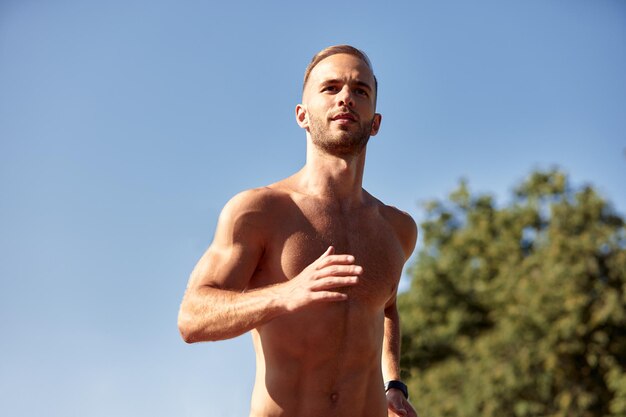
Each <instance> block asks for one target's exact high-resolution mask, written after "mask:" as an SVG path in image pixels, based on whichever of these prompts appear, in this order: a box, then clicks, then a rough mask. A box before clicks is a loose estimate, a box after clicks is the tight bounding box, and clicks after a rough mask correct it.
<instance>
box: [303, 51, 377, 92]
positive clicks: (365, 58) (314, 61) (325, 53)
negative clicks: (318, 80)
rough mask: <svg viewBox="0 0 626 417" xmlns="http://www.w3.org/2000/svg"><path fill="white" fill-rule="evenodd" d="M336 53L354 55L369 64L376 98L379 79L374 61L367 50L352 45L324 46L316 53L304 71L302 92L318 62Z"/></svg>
mask: <svg viewBox="0 0 626 417" xmlns="http://www.w3.org/2000/svg"><path fill="white" fill-rule="evenodd" d="M336 54H348V55H353V56H355V57H357V58H359V59H360V60H361V61H363V62H364V63H365V65H367V67H368V68H369V69H370V71H371V72H372V76H373V77H374V98H375V99H376V96H377V95H378V80H377V79H376V76H375V75H374V68H372V63H371V62H370V59H369V57H368V56H367V55H366V54H365V52H363V51H361V50H360V49H357V48H355V47H354V46H350V45H334V46H329V47H328V48H324V49H322V50H321V51H319V52H318V53H317V54H315V55H314V56H313V58H312V59H311V62H309V65H307V67H306V70H305V71H304V82H303V83H302V92H304V90H305V88H306V84H307V82H308V81H309V77H310V76H311V71H313V68H315V67H316V66H317V64H319V63H320V61H322V60H324V59H325V58H328V57H329V56H332V55H336Z"/></svg>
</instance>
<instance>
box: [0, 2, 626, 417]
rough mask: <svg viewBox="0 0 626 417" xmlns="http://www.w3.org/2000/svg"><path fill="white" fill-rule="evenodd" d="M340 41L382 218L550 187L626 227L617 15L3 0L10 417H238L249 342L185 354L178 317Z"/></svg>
mask: <svg viewBox="0 0 626 417" xmlns="http://www.w3.org/2000/svg"><path fill="white" fill-rule="evenodd" d="M338 43H350V44H353V45H355V46H357V47H359V48H361V49H363V50H365V51H366V52H367V53H368V54H369V55H370V58H371V60H372V62H373V65H374V69H375V72H376V74H377V77H378V79H379V83H380V94H379V101H378V104H379V106H378V110H379V112H380V113H382V114H383V123H382V127H381V131H380V133H379V135H378V136H376V137H374V138H372V141H371V142H370V146H369V149H368V162H367V164H366V174H365V187H366V188H367V189H368V190H369V191H370V192H371V193H373V194H374V195H376V196H378V197H379V198H381V199H382V200H383V201H385V202H387V203H389V204H392V205H395V206H398V207H400V208H402V209H404V210H406V211H408V212H410V213H411V214H412V215H413V216H414V217H415V218H416V219H417V220H418V221H419V220H420V219H423V218H424V212H423V209H422V207H421V206H420V203H421V202H424V201H427V200H430V199H433V198H443V197H445V196H446V195H447V193H449V192H450V191H451V190H452V189H454V188H455V186H456V185H457V183H458V180H459V179H460V178H467V179H468V180H469V184H470V188H471V189H473V190H475V191H480V192H490V193H492V194H494V195H495V196H496V197H497V199H498V201H499V202H500V203H502V204H504V203H506V201H507V200H508V199H509V191H510V189H511V187H512V186H513V185H515V184H517V183H518V182H519V181H520V180H522V179H523V178H524V177H525V176H527V175H528V174H529V173H530V172H531V170H533V169H535V168H549V167H552V166H559V167H561V168H562V169H563V170H565V171H566V172H568V173H570V175H571V178H572V180H573V182H574V184H584V183H590V184H593V185H594V186H595V187H596V188H597V189H598V190H599V191H600V192H601V193H602V195H603V196H605V197H606V198H607V199H609V200H611V201H612V202H613V203H614V205H615V207H616V209H617V210H618V211H619V212H620V213H622V214H624V213H626V185H625V184H626V3H625V2H624V1H621V0H598V1H577V0H571V1H556V0H553V1H549V0H530V1H517V2H512V1H472V2H468V1H439V2H435V1H407V2H397V1H389V2H387V3H386V4H383V3H382V2H367V1H363V2H330V1H319V2H311V1H309V2H294V1H291V2H287V1H266V2H261V1H256V2H255V1H246V2H241V1H232V2H212V1H173V0H151V1H147V0H144V1H128V0H124V1H121V0H108V1H95V0H94V1H80V0H57V1H43V0H1V1H0V251H1V252H0V253H1V260H2V261H1V262H0V278H1V286H0V334H2V336H1V337H0V351H1V353H2V354H1V355H0V414H1V415H5V416H11V417H19V416H37V415H40V416H47V417H57V416H58V417H72V416H76V417H84V416H94V417H95V416H107V417H110V416H116V417H127V416H128V417H131V416H133V417H136V416H151V417H161V416H162V417H166V416H167V417H170V416H181V417H186V416H208V417H229V416H232V417H239V416H245V415H247V414H246V413H247V409H248V402H249V396H250V392H251V388H252V384H253V378H254V356H253V351H252V347H251V341H250V336H249V335H244V336H242V337H239V338H237V339H235V340H231V341H226V342H218V343H206V344H198V345H192V346H188V345H185V344H184V343H183V342H182V341H181V340H180V338H179V336H178V332H177V329H176V314H177V310H178V306H179V303H180V299H181V297H182V294H183V291H184V288H185V285H186V282H187V277H188V275H189V272H190V271H191V269H192V267H193V265H194V264H195V262H196V260H197V259H198V258H199V257H200V255H201V254H202V252H203V251H204V250H205V249H206V247H207V246H208V245H209V243H210V241H211V239H212V235H213V231H214V228H215V223H216V220H217V216H218V214H219V211H220V209H221V207H222V206H223V205H224V203H225V202H226V201H227V200H228V199H229V198H230V197H231V196H232V195H234V194H235V193H237V192H238V191H241V190H243V189H247V188H251V187H257V186H261V185H265V184H268V183H271V182H274V181H276V180H279V179H280V178H283V177H285V176H288V175H290V174H291V173H292V172H294V171H296V170H298V169H299V168H300V166H301V165H302V164H303V162H304V150H305V136H304V132H303V131H302V130H300V129H299V127H298V126H297V125H296V123H295V119H294V108H295V105H296V104H297V103H298V102H299V98H300V92H301V82H302V76H303V72H304V68H305V66H306V64H307V63H308V61H309V59H310V58H311V56H312V55H313V54H314V53H316V52H317V51H318V50H319V49H322V48H323V47H326V46H328V45H331V44H338ZM418 245H419V242H418ZM418 248H419V246H418ZM405 284H406V281H405Z"/></svg>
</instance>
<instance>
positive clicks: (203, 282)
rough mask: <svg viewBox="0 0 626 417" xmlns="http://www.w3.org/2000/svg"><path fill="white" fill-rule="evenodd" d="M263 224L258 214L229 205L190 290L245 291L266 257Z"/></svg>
mask: <svg viewBox="0 0 626 417" xmlns="http://www.w3.org/2000/svg"><path fill="white" fill-rule="evenodd" d="M261 217H262V216H261ZM259 220H261V219H260V216H258V212H256V211H255V210H250V209H249V208H247V207H246V206H243V207H241V205H240V204H239V205H237V204H233V203H232V202H231V203H229V204H227V206H226V207H224V210H223V211H222V214H221V215H220V218H219V220H218V224H217V228H216V231H215V237H214V239H213V243H211V246H210V247H209V248H208V250H207V251H206V252H205V253H204V255H202V257H201V258H200V260H199V261H198V263H197V265H196V266H195V268H194V270H193V272H192V273H191V277H190V281H189V288H196V289H197V288H202V287H212V288H220V289H226V290H235V291H243V290H244V289H245V288H246V286H247V285H248V282H249V281H250V278H251V277H252V275H253V274H254V271H255V270H256V268H257V265H258V263H259V261H260V259H261V256H262V255H263V247H264V243H263V242H264V239H263V235H264V234H263V230H262V229H263V228H262V226H263V224H262V222H261V223H259Z"/></svg>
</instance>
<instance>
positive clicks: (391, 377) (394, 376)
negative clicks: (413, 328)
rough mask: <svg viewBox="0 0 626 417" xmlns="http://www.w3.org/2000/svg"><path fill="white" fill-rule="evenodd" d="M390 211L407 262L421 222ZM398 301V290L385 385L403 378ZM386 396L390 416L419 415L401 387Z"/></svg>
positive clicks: (389, 317)
mask: <svg viewBox="0 0 626 417" xmlns="http://www.w3.org/2000/svg"><path fill="white" fill-rule="evenodd" d="M388 213H389V216H388V217H387V219H388V220H389V222H390V223H391V225H392V227H393V228H394V230H395V231H396V235H397V236H398V240H399V241H400V243H401V244H402V248H403V249H404V260H405V261H407V260H408V259H409V258H410V257H411V255H412V254H413V250H414V249H415V243H416V241H417V225H416V224H415V221H414V220H413V219H412V218H411V216H410V215H409V214H408V213H406V212H402V211H400V210H397V209H392V210H390V212H388ZM398 278H399V277H398ZM396 300H397V291H396V292H395V293H394V295H393V296H392V298H390V299H389V301H388V302H387V304H386V305H385V333H384V338H383V350H382V363H381V365H382V371H383V379H384V381H385V384H387V382H389V381H399V380H400V345H401V339H400V315H399V314H398V306H397V303H396ZM386 388H387V387H386ZM386 395H387V407H388V414H389V417H395V416H408V417H417V412H416V411H415V409H414V408H413V406H412V405H411V403H409V401H408V398H406V397H405V395H404V393H403V392H402V391H401V390H400V389H398V388H389V389H387V392H386Z"/></svg>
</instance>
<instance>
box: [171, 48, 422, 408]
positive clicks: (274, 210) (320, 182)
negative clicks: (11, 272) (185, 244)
mask: <svg viewBox="0 0 626 417" xmlns="http://www.w3.org/2000/svg"><path fill="white" fill-rule="evenodd" d="M376 94H377V83H376V78H375V77H374V74H373V72H372V68H371V64H370V63H369V60H368V58H367V57H366V56H365V54H363V53H362V52H361V51H359V50H358V49H355V48H352V47H350V46H347V45H340V46H334V47H330V48H326V49H325V50H323V51H321V52H320V53H318V54H317V55H316V56H315V57H314V58H313V60H312V61H311V63H310V64H309V66H308V68H307V70H306V73H305V79H304V87H303V94H302V104H298V105H297V106H296V120H297V122H298V124H299V125H300V127H302V128H303V129H305V131H306V138H307V158H306V164H305V165H304V167H303V168H302V169H301V170H300V171H299V172H297V173H295V174H294V175H292V176H291V177H289V178H286V179H284V180H282V181H279V182H277V183H275V184H272V185H269V186H267V187H262V188H258V189H254V190H248V191H244V192H242V193H240V194H238V195H236V196H235V197H234V198H233V199H231V200H230V201H229V202H228V203H227V204H226V206H225V207H224V209H223V211H222V213H221V215H220V218H219V221H218V225H217V229H216V232H215V238H214V241H213V243H212V244H211V246H210V247H209V249H208V250H207V252H206V253H205V254H204V255H203V257H202V258H201V259H200V261H199V262H198V264H197V265H196V267H195V269H194V271H193V272H192V274H191V278H190V280H189V284H188V287H187V291H186V293H185V296H184V298H183V302H182V305H181V309H180V313H179V319H178V326H179V329H180V332H181V335H182V337H183V339H184V340H185V341H186V342H188V343H193V342H201V341H213V340H223V339H228V338H232V337H235V336H239V335H241V334H243V333H245V332H248V331H252V338H253V342H254V348H255V352H256V364H257V369H256V380H255V385H254V391H253V394H252V401H251V411H250V416H251V417H277V416H286V417H331V416H337V417H384V416H388V415H389V416H396V415H399V416H409V417H416V413H415V411H414V410H413V408H412V406H411V405H410V404H409V402H408V400H407V399H406V398H405V394H404V393H403V389H402V388H403V384H402V383H397V380H399V379H400V370H399V365H398V361H399V357H400V337H399V318H398V311H397V309H396V295H397V290H398V282H399V280H400V276H401V274H402V268H403V265H404V263H405V261H406V260H407V259H408V257H409V256H410V255H411V253H412V252H413V249H414V247H415V240H416V237H417V227H416V225H415V222H414V221H413V219H411V217H410V216H409V215H408V214H406V213H404V212H402V211H400V210H398V209H396V208H394V207H390V206H387V205H385V204H383V203H382V202H380V201H379V200H377V199H376V198H374V197H373V196H372V195H370V194H369V193H368V192H367V191H365V190H364V189H363V188H362V179H363V168H364V165H365V151H366V145H367V142H368V140H369V137H370V136H374V135H376V133H377V132H378V129H379V128H380V123H381V115H380V114H377V113H376V112H375V111H376ZM383 381H394V382H393V383H392V384H391V385H393V386H394V387H392V388H389V386H388V385H387V390H386V389H385V386H384V383H383Z"/></svg>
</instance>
